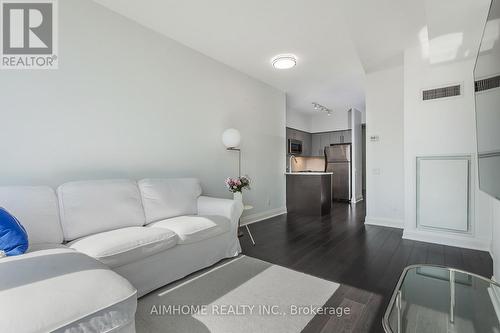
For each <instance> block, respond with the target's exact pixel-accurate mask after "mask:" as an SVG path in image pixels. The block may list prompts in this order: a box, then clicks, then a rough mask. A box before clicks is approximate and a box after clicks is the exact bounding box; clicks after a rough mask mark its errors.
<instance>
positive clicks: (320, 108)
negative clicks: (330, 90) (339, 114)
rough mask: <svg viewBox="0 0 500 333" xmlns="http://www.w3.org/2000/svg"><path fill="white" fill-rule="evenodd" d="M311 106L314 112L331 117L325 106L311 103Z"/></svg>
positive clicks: (329, 110) (330, 112)
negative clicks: (320, 112) (324, 113)
mask: <svg viewBox="0 0 500 333" xmlns="http://www.w3.org/2000/svg"><path fill="white" fill-rule="evenodd" d="M312 106H313V108H314V110H317V111H322V112H326V113H327V114H328V115H329V116H331V115H332V110H331V109H329V108H327V107H326V106H323V105H321V104H318V103H315V102H312Z"/></svg>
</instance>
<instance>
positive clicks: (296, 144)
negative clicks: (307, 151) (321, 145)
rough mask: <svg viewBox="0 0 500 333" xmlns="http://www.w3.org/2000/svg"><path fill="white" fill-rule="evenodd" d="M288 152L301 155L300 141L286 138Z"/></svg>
mask: <svg viewBox="0 0 500 333" xmlns="http://www.w3.org/2000/svg"><path fill="white" fill-rule="evenodd" d="M288 154H292V155H301V154H302V141H300V140H294V139H288Z"/></svg>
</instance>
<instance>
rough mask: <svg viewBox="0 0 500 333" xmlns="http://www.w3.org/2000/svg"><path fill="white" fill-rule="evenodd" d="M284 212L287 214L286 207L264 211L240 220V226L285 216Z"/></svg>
mask: <svg viewBox="0 0 500 333" xmlns="http://www.w3.org/2000/svg"><path fill="white" fill-rule="evenodd" d="M286 212H287V210H286V207H280V208H275V209H270V210H266V211H263V212H260V213H255V214H250V215H246V216H243V217H242V218H241V225H245V224H252V223H255V222H260V221H263V220H267V219H270V218H271V217H275V216H278V215H283V214H286Z"/></svg>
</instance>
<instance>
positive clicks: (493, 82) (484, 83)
mask: <svg viewBox="0 0 500 333" xmlns="http://www.w3.org/2000/svg"><path fill="white" fill-rule="evenodd" d="M498 87H500V75H497V76H493V77H489V78H487V79H482V80H477V81H476V82H475V83H474V89H475V90H476V92H478V91H485V90H489V89H493V88H498Z"/></svg>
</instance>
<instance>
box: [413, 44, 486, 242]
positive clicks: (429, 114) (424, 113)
mask: <svg viewBox="0 0 500 333" xmlns="http://www.w3.org/2000/svg"><path fill="white" fill-rule="evenodd" d="M473 66H474V60H473V59H469V60H464V61H458V62H449V63H444V64H439V65H429V63H428V61H427V60H426V59H423V57H422V50H421V49H420V48H419V47H415V48H409V49H407V50H406V51H405V60H404V101H405V106H404V110H405V111H404V151H405V153H404V156H405V157H404V163H405V167H404V170H405V231H404V237H405V238H412V239H417V240H424V241H430V242H436V243H442V244H447V245H454V246H463V247H472V248H477V249H486V250H487V249H489V246H490V245H489V244H490V232H491V229H490V228H491V225H490V224H489V222H488V220H489V218H488V216H487V215H488V207H487V205H486V204H485V197H484V196H485V195H484V194H483V193H482V192H480V191H479V189H478V185H477V184H478V182H477V170H476V169H477V167H476V161H475V157H474V158H473V161H472V163H471V166H472V175H473V181H474V184H473V191H472V192H473V193H472V194H473V195H472V196H473V197H472V198H471V200H472V207H471V209H473V210H474V215H473V216H472V221H471V224H472V234H471V235H460V234H452V233H444V232H439V231H432V232H428V231H421V230H417V228H416V157H417V156H432V155H439V156H443V155H472V156H475V152H476V136H475V117H474V92H473V87H474V85H473V76H472V70H473ZM456 83H461V84H463V95H462V96H460V97H454V98H448V99H440V100H435V101H422V97H421V96H422V89H427V88H434V87H439V86H443V85H447V84H456Z"/></svg>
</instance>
